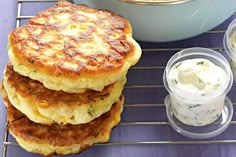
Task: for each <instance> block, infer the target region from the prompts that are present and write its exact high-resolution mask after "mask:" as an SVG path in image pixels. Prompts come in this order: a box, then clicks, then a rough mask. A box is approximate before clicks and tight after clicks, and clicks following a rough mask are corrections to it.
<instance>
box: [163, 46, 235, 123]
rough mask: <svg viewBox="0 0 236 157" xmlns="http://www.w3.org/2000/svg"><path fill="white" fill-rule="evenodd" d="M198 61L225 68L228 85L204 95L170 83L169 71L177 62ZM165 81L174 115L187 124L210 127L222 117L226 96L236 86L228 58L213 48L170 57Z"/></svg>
mask: <svg viewBox="0 0 236 157" xmlns="http://www.w3.org/2000/svg"><path fill="white" fill-rule="evenodd" d="M196 58H203V59H207V60H209V61H211V62H212V63H214V64H215V65H217V66H219V67H220V68H222V69H223V70H224V71H225V73H226V75H227V80H226V81H225V83H224V84H222V85H220V86H219V87H218V88H217V89H216V90H213V91H211V92H209V93H206V94H201V93H194V92H189V91H185V90H183V89H180V88H178V87H177V86H176V85H175V84H174V83H173V81H171V80H169V71H170V69H171V68H172V67H173V66H174V65H176V63H178V62H181V61H184V60H188V59H196ZM163 82H164V86H165V88H166V89H167V90H168V92H169V94H170V108H171V110H172V112H173V115H174V116H175V117H176V118H177V119H178V120H179V121H181V122H182V123H184V124H186V125H189V126H206V125H209V124H211V123H213V122H214V121H216V120H217V119H218V118H219V117H220V116H221V114H222V110H223V108H224V104H225V97H226V94H227V93H228V91H229V90H230V89H231V87H232V84H233V75H232V71H231V69H230V65H229V63H228V62H227V60H226V59H225V58H224V56H222V55H221V54H220V53H218V52H216V51H213V50H211V49H207V48H199V47H196V48H189V49H184V50H182V51H180V52H178V53H176V54H175V55H174V56H172V57H171V58H170V60H169V61H168V63H167V66H166V68H165V71H164V75H163ZM199 117H200V118H199Z"/></svg>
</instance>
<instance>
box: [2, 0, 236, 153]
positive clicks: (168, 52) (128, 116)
mask: <svg viewBox="0 0 236 157" xmlns="http://www.w3.org/2000/svg"><path fill="white" fill-rule="evenodd" d="M56 1H57V0H32V1H31V0H18V3H17V5H18V12H17V17H16V27H19V26H21V25H23V24H24V23H26V22H27V20H28V19H29V18H31V17H32V16H34V15H35V14H36V13H37V12H38V11H40V10H42V9H46V8H48V7H50V6H52V5H53V4H54V3H55V2H56ZM32 5H36V6H37V7H34V8H36V9H32V8H31V7H32ZM32 10H34V11H32ZM235 18H236V14H233V15H232V16H231V17H230V18H229V19H228V20H226V21H225V22H224V23H223V24H221V25H220V26H218V27H216V28H215V29H213V30H211V31H209V32H207V33H204V34H202V35H200V36H197V37H194V38H191V39H187V40H182V41H178V42H169V43H148V42H139V43H140V45H141V47H142V50H143V55H142V58H141V60H140V62H139V63H138V64H137V65H136V66H135V67H132V68H131V69H130V71H129V73H128V83H127V85H126V87H125V89H124V95H125V98H126V101H125V105H124V111H123V113H122V121H121V123H120V124H119V125H118V126H117V127H116V128H115V129H114V130H113V131H112V135H111V139H110V141H109V142H108V143H105V144H96V145H95V146H94V147H95V148H91V150H88V151H86V152H85V153H82V154H81V156H91V154H94V153H97V152H99V151H104V150H106V151H108V153H112V151H115V152H117V154H118V155H117V156H134V155H135V156H139V154H138V153H140V154H141V155H142V156H144V155H143V154H142V152H144V154H145V151H146V153H147V152H150V151H153V152H154V154H155V153H156V154H158V152H159V153H160V152H161V151H162V154H161V155H162V156H167V155H166V153H167V152H168V151H169V150H171V151H172V150H173V149H174V148H176V149H180V151H183V152H184V149H182V148H184V147H181V146H182V145H184V146H185V147H186V145H193V146H194V147H198V146H199V145H204V146H205V145H207V146H209V145H215V144H217V145H221V146H223V144H228V145H230V144H236V135H234V132H235V131H236V117H235V115H234V116H233V120H232V121H231V124H230V127H229V128H228V129H227V131H225V132H224V133H223V134H221V135H219V136H217V137H215V138H211V139H207V140H192V139H188V138H185V137H183V136H181V135H179V134H178V133H177V132H175V131H174V130H173V129H172V128H171V127H170V125H169V123H168V121H167V118H166V115H165V106H164V104H163V102H164V98H165V96H166V95H167V91H165V89H164V86H163V83H162V74H163V70H164V68H165V65H166V63H167V61H168V59H169V58H170V57H171V56H172V55H173V54H174V53H176V52H177V51H179V50H181V49H183V48H187V47H196V46H198V47H208V48H211V49H214V50H216V51H218V52H220V53H221V54H223V55H225V52H224V48H223V44H222V40H223V35H224V33H225V31H226V29H227V26H228V25H229V23H230V22H231V21H232V20H233V19H235ZM234 93H236V88H235V84H234V85H233V88H232V90H231V91H230V92H229V94H228V96H229V97H230V99H231V101H232V102H233V105H234V108H235V106H236V103H235V102H236V98H235V96H234ZM147 146H148V147H147ZM163 146H164V147H163ZM170 146H174V147H170ZM179 146H180V147H179ZM9 147H10V148H9ZM107 147H108V148H109V149H112V151H111V152H110V151H109V149H106V148H107ZM116 147H118V148H116ZM189 148H191V147H189ZM9 149H10V150H9ZM16 149H17V151H18V152H21V153H22V152H24V150H22V149H21V148H20V147H19V146H18V144H17V143H16V142H15V140H14V139H13V138H12V137H11V135H10V134H9V132H8V131H7V129H6V131H5V132H4V142H3V147H2V157H14V156H13V155H11V153H12V152H13V151H14V150H16ZM19 149H20V150H19ZM101 149H102V150H101ZM181 149H182V150H181ZM191 149H192V148H191ZM196 149H199V150H200V148H196ZM120 151H121V152H122V151H123V155H122V153H121V154H119V153H120ZM131 151H132V152H131ZM134 151H136V152H137V153H136V154H135V153H133V152H134ZM185 151H186V150H185ZM195 151H197V150H195ZM124 152H126V153H124ZM24 153H25V154H26V155H24V156H34V155H33V154H31V153H26V152H24ZM115 154H116V153H114V152H113V153H112V154H108V156H112V155H113V156H116V155H115ZM183 154H184V153H183ZM96 155H97V156H99V154H96ZM159 155H160V154H159ZM19 156H22V155H19ZM35 156H37V155H35ZM102 156H103V155H102ZM145 156H150V154H149V155H148V154H146V155H145Z"/></svg>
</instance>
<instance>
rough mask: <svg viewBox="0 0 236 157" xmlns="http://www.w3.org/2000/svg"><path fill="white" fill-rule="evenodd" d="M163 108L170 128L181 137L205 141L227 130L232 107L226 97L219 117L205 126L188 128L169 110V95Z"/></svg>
mask: <svg viewBox="0 0 236 157" xmlns="http://www.w3.org/2000/svg"><path fill="white" fill-rule="evenodd" d="M165 106H166V114H167V118H168V120H169V123H170V125H171V126H172V128H173V129H174V130H176V131H177V132H178V133H180V134H181V135H183V136H186V137H189V138H194V139H206V138H211V137H215V136H217V135H219V134H221V133H222V132H224V131H225V130H226V129H227V128H228V126H229V124H230V122H231V120H232V117H233V105H232V102H231V101H230V99H229V98H228V97H227V96H226V99H225V103H224V107H223V110H222V113H221V115H220V117H219V118H218V119H217V120H216V121H214V122H213V123H212V124H209V125H206V126H198V127H196V126H189V125H186V124H184V123H182V122H180V121H179V120H178V119H177V118H176V117H175V115H174V113H173V111H172V110H171V107H170V96H169V95H167V96H166V98H165Z"/></svg>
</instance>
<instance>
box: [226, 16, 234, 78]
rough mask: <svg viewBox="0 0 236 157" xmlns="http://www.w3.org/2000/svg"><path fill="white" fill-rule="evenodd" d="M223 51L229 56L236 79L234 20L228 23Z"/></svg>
mask: <svg viewBox="0 0 236 157" xmlns="http://www.w3.org/2000/svg"><path fill="white" fill-rule="evenodd" d="M223 44H224V48H225V52H226V53H227V54H228V56H229V63H230V66H231V69H232V72H233V76H234V80H236V20H234V21H232V22H231V24H230V25H229V27H228V29H227V31H226V33H225V35H224V40H223Z"/></svg>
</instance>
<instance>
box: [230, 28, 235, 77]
mask: <svg viewBox="0 0 236 157" xmlns="http://www.w3.org/2000/svg"><path fill="white" fill-rule="evenodd" d="M229 43H230V45H231V47H232V48H233V52H232V53H233V54H234V55H235V56H236V32H233V34H232V35H231V36H230V38H229ZM230 66H231V69H232V72H233V75H234V79H236V58H232V55H231V59H230Z"/></svg>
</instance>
